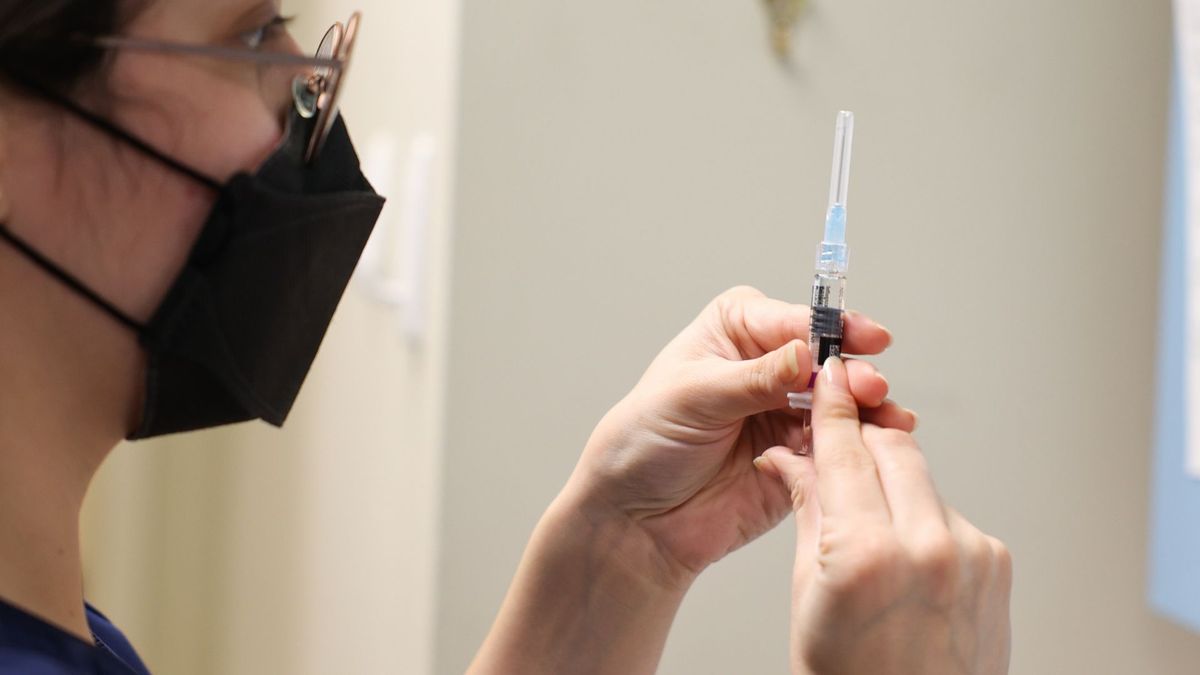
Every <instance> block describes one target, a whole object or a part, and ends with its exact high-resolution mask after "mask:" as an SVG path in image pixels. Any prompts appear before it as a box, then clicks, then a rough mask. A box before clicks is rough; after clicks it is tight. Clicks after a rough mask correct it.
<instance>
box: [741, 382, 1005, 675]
mask: <svg viewBox="0 0 1200 675" xmlns="http://www.w3.org/2000/svg"><path fill="white" fill-rule="evenodd" d="M813 430H814V444H815V449H814V453H813V456H812V457H802V456H797V455H794V454H792V452H791V450H789V449H786V448H772V449H770V450H768V451H767V452H766V453H765V455H764V457H763V459H761V460H759V462H758V466H759V468H760V470H762V471H764V472H766V473H768V474H772V475H775V476H777V477H779V478H780V479H781V480H783V482H784V484H785V485H786V486H787V487H788V488H789V489H790V491H791V494H792V498H793V503H794V506H795V511H796V522H797V524H798V528H799V532H798V537H797V542H798V543H797V551H796V569H795V575H794V578H793V594H792V670H793V672H795V673H797V674H802V675H851V674H858V673H872V674H878V675H950V674H954V675H1000V674H1003V673H1007V672H1008V662H1009V645H1010V625H1009V594H1010V590H1011V586H1012V560H1011V558H1010V556H1009V553H1008V550H1007V549H1006V548H1005V546H1004V544H1003V543H1001V542H1000V541H998V540H997V539H994V538H992V537H990V536H988V535H985V534H983V533H982V532H980V531H979V530H978V529H976V528H975V527H974V526H973V525H971V524H970V523H969V522H967V521H966V520H965V519H964V518H963V517H962V516H961V515H959V514H958V513H956V512H954V511H952V510H949V509H947V508H945V507H944V506H943V504H942V502H941V499H940V498H939V496H938V493H937V491H936V490H935V488H934V485H933V481H932V480H931V478H930V476H929V470H928V468H927V466H926V463H925V458H924V456H923V455H922V454H921V451H920V449H919V448H918V447H917V444H916V442H915V441H914V440H913V438H912V436H910V435H909V434H907V433H904V432H902V431H897V430H893V429H881V428H879V427H876V426H873V425H870V424H861V423H860V421H859V417H858V405H857V403H856V402H855V400H854V397H853V396H851V394H850V390H849V387H848V385H847V377H846V369H845V366H844V364H843V363H842V362H841V361H839V360H837V359H830V360H829V362H828V363H826V364H825V368H824V370H823V372H822V373H821V376H820V377H819V378H818V383H817V386H816V391H815V401H814V410H813Z"/></svg>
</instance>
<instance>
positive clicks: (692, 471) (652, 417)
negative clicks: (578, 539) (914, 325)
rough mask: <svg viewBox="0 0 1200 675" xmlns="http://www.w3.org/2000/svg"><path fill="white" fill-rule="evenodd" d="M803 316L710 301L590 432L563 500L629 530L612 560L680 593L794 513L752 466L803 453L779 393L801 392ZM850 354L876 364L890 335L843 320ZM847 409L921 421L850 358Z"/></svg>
mask: <svg viewBox="0 0 1200 675" xmlns="http://www.w3.org/2000/svg"><path fill="white" fill-rule="evenodd" d="M808 326H809V310H808V308H807V307H803V306H798V305H791V304H787V303H784V302H780V301H778V300H771V299H768V298H767V297H765V296H764V295H763V294H762V293H760V292H758V291H756V290H754V289H750V288H735V289H733V290H731V291H728V292H726V293H724V294H722V295H721V296H720V297H718V298H717V299H716V300H714V301H713V302H712V303H711V304H709V306H708V307H707V308H706V309H705V310H704V311H703V312H702V313H701V314H700V316H699V317H698V318H697V319H696V320H695V321H694V322H693V323H692V324H691V325H690V326H688V327H687V328H686V329H685V330H684V331H683V332H682V333H681V334H680V335H679V336H678V337H676V338H675V339H674V340H673V341H672V342H671V343H670V344H669V345H667V347H666V348H665V349H664V350H663V351H662V352H661V353H660V354H659V355H658V357H657V358H656V359H655V360H654V362H653V363H652V364H651V365H650V368H649V369H648V370H647V371H646V373H645V375H644V376H643V377H642V379H641V381H639V382H638V384H637V385H636V386H635V387H634V389H633V391H631V392H630V393H629V395H628V396H626V397H625V398H624V399H623V400H622V401H621V402H620V403H618V404H617V405H616V406H615V407H614V408H613V409H612V410H611V411H610V412H609V413H608V415H607V416H605V418H604V419H603V420H602V421H601V422H600V424H599V426H597V428H596V430H595V432H594V433H593V435H592V437H591V439H590V440H589V442H588V445H587V447H586V449H585V450H584V453H583V456H582V458H581V459H580V462H579V465H578V467H577V468H576V471H575V474H574V475H573V476H572V478H571V481H570V482H569V483H568V489H567V490H566V491H565V494H571V495H573V497H572V498H571V499H568V500H567V501H568V502H569V503H571V504H572V508H583V509H586V510H588V511H589V518H592V520H593V521H597V522H598V521H600V520H611V519H612V518H613V516H614V515H615V517H616V518H617V519H619V520H622V521H624V522H625V523H627V528H626V536H624V537H621V538H620V543H619V544H617V545H615V546H614V547H613V550H612V556H614V557H624V558H625V559H626V560H627V561H628V564H627V567H629V568H630V569H631V570H634V571H635V572H637V573H639V574H640V573H646V574H648V575H650V576H652V577H653V578H654V579H655V580H657V581H659V582H661V583H663V584H665V585H668V586H670V585H674V586H686V585H687V584H688V583H690V581H691V579H694V577H695V575H696V574H698V573H699V572H700V571H701V570H702V569H704V568H705V567H706V566H707V565H709V564H711V563H712V562H714V561H716V560H718V559H720V558H721V557H722V556H724V555H726V554H727V553H729V552H731V551H733V550H734V549H737V548H738V547H740V546H743V545H744V544H746V543H748V542H750V541H751V540H753V539H755V538H756V537H758V536H760V535H762V534H763V533H765V532H767V531H769V530H770V529H771V528H773V527H774V526H775V525H776V524H778V523H779V522H780V521H781V520H782V519H783V518H784V517H786V516H787V514H788V513H790V512H791V508H792V502H791V497H790V495H789V493H788V491H787V489H786V488H785V487H784V486H783V485H782V484H780V483H779V481H777V480H774V479H772V478H771V477H769V476H766V475H763V474H761V473H760V472H758V471H755V470H754V465H753V460H754V458H755V457H756V456H757V455H758V454H760V453H761V452H762V451H763V450H765V449H767V448H769V447H772V446H780V445H782V446H787V447H790V448H796V449H798V448H799V447H800V446H799V443H800V435H801V428H802V418H801V415H800V414H798V413H795V412H793V411H791V410H788V405H787V394H788V392H793V391H803V390H805V389H807V388H808V384H809V380H810V378H811V372H810V370H811V367H810V364H811V363H812V357H811V356H810V354H809V350H808V344H807V340H808ZM845 333H846V340H845V349H846V351H847V353H857V354H878V353H880V352H882V351H883V350H884V349H886V348H887V346H888V345H889V344H890V343H891V336H890V335H889V334H888V332H887V331H886V330H885V329H884V328H882V327H881V326H879V325H878V324H877V323H875V322H873V321H871V320H870V319H867V318H865V317H863V316H861V315H858V314H854V313H848V314H847V316H846V322H845ZM848 367H849V371H850V372H849V386H850V390H851V391H852V395H853V398H854V400H855V405H859V406H862V407H864V408H867V409H869V410H867V411H866V412H864V415H866V416H867V418H868V419H871V420H872V421H874V422H875V423H876V424H880V425H882V426H888V427H896V428H900V429H905V430H911V429H912V428H913V426H914V425H915V423H916V418H915V416H914V415H913V414H912V413H911V412H909V411H906V410H903V409H902V408H899V407H898V406H896V405H895V404H894V403H891V402H889V401H886V400H885V397H886V396H887V391H888V386H887V382H886V380H884V379H883V378H882V377H881V376H880V375H879V374H878V372H877V371H876V370H875V368H874V367H873V366H871V365H870V364H867V363H865V362H861V361H851V362H849V364H848Z"/></svg>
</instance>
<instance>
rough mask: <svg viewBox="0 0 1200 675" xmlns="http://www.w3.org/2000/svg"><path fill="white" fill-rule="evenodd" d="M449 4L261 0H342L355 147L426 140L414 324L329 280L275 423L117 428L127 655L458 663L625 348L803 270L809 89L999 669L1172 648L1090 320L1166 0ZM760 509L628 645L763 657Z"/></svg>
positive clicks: (1122, 321) (1113, 327) (1133, 302)
mask: <svg viewBox="0 0 1200 675" xmlns="http://www.w3.org/2000/svg"><path fill="white" fill-rule="evenodd" d="M463 4H464V9H463V14H464V15H463V17H462V21H461V23H460V20H459V10H458V4H457V3H456V2H453V1H451V0H439V1H438V2H421V1H420V0H359V1H358V2H355V3H350V2H348V0H301V1H297V2H292V3H287V4H286V5H285V9H287V10H289V11H298V12H299V13H300V15H301V21H300V23H299V25H298V26H297V34H298V35H300V36H302V37H304V36H312V37H313V39H314V40H315V37H316V35H317V34H318V33H319V32H320V30H321V28H322V27H323V26H322V24H324V23H327V21H329V20H332V19H333V18H339V17H342V16H343V15H346V14H348V13H349V10H350V9H351V7H352V6H362V7H363V9H364V10H366V12H367V23H366V24H365V31H364V34H363V42H362V52H361V53H360V54H359V57H360V58H359V59H358V61H357V63H356V66H355V73H354V75H353V80H352V82H351V85H350V93H349V96H348V99H347V101H346V109H347V115H348V117H349V119H350V122H351V125H352V127H353V129H354V131H355V134H356V137H357V138H358V139H359V142H360V146H361V148H362V149H364V150H366V149H367V146H373V147H375V148H382V147H386V146H387V145H388V144H390V145H391V147H392V149H393V151H394V152H395V153H396V156H397V157H400V158H403V157H404V153H406V152H407V149H408V148H409V147H410V146H411V141H412V139H413V138H414V137H416V136H417V135H419V134H422V133H426V132H428V133H431V134H432V135H433V137H434V138H435V139H436V140H437V147H438V149H439V154H438V155H437V161H436V162H435V166H436V171H435V179H436V180H435V185H436V192H435V198H434V204H435V206H434V218H433V222H434V234H433V236H432V240H431V241H432V246H431V249H430V251H429V254H428V257H429V260H430V267H429V275H430V282H431V283H430V291H429V293H430V295H429V300H430V306H431V308H432V309H433V316H432V318H431V330H432V332H431V333H430V336H429V339H428V340H427V341H426V342H425V343H424V345H423V346H416V347H414V346H413V345H411V344H409V343H407V342H406V341H404V340H403V339H402V338H401V337H400V336H399V335H398V334H397V333H396V330H395V326H396V321H395V317H394V316H393V315H391V314H390V313H389V312H387V311H386V309H384V308H382V307H380V306H379V305H377V304H376V303H374V302H373V301H372V300H371V299H370V298H369V297H368V296H367V295H365V294H363V293H361V292H359V290H361V289H357V288H356V290H353V291H352V292H351V294H350V296H349V297H348V300H347V302H346V304H345V305H344V306H343V308H342V310H341V311H340V312H339V315H338V318H337V320H336V322H335V326H334V328H333V330H332V331H331V334H330V336H329V339H328V341H327V344H326V346H325V348H324V349H323V352H322V355H321V357H320V358H319V359H318V363H317V366H316V368H315V370H314V372H313V374H312V376H311V378H310V381H309V384H308V386H307V387H306V389H305V392H304V394H303V396H302V397H301V400H300V402H299V403H298V405H297V408H296V410H295V412H294V415H293V419H292V421H291V423H290V424H289V428H288V430H287V431H285V432H282V433H280V432H275V431H273V430H270V429H267V428H265V427H262V426H256V425H250V426H245V427H239V428H235V429H231V430H225V431H221V432H215V433H209V434H201V435H195V436H188V437H183V438H179V439H171V440H168V441H166V442H161V443H156V444H149V445H136V446H128V447H124V448H122V449H121V450H120V451H119V452H118V453H117V455H116V456H115V457H114V459H113V461H112V462H111V463H110V464H109V466H108V467H106V469H105V471H104V473H103V475H102V476H101V478H100V479H99V480H98V482H97V484H96V486H95V489H94V491H93V494H92V496H91V498H90V502H89V508H88V512H87V514H86V519H85V520H86V525H87V527H86V531H87V557H88V572H87V576H88V586H89V595H90V597H91V598H92V599H93V600H94V601H95V602H96V603H97V604H98V605H99V606H100V607H101V608H102V609H104V610H105V611H106V612H108V613H109V614H110V615H111V616H113V618H114V619H116V620H117V621H118V623H120V624H121V625H122V626H123V627H125V628H126V629H127V630H128V632H129V633H130V635H131V637H132V638H133V639H134V641H135V643H137V644H138V645H139V647H140V648H141V649H142V650H143V652H144V653H145V654H146V656H147V657H148V659H149V660H150V662H151V664H152V665H153V666H155V667H156V668H157V669H158V670H159V672H168V673H184V674H187V673H211V672H221V673H262V672H288V673H331V672H363V673H374V672H380V673H383V672H394V673H414V674H419V673H428V672H436V673H439V674H442V673H446V674H449V673H457V672H461V671H462V670H463V668H464V666H465V664H466V663H467V662H468V660H469V659H470V657H471V655H472V654H473V653H474V651H475V649H476V648H477V646H478V644H479V642H480V640H481V639H482V636H483V634H484V633H485V631H486V630H487V627H488V625H489V624H490V621H491V619H492V617H493V615H494V612H495V610H496V608H497V607H498V605H499V602H500V599H501V597H502V595H503V593H504V590H505V588H506V586H507V583H508V581H509V579H510V577H511V574H512V572H513V570H514V568H515V566H516V562H517V559H518V557H519V555H520V552H521V550H522V548H523V547H524V544H525V539H526V537H527V536H528V533H529V530H530V528H532V526H533V524H534V522H535V520H536V519H537V517H538V515H539V514H540V513H541V511H542V509H543V508H544V507H545V505H546V504H547V503H548V502H549V500H550V499H551V497H552V496H553V495H554V493H555V492H556V491H557V489H558V488H559V486H560V485H561V483H562V481H563V480H564V479H565V477H566V476H567V474H568V472H569V471H570V469H571V467H572V466H573V464H574V461H575V458H576V456H577V453H578V452H579V450H580V448H581V447H582V444H583V442H584V440H585V439H586V437H587V435H588V433H589V431H590V430H591V427H592V425H593V424H594V423H595V422H596V421H597V420H598V419H599V417H600V416H601V414H602V413H603V412H604V410H605V409H606V408H607V406H609V405H610V404H611V403H612V402H614V401H615V400H616V399H617V398H619V397H620V396H621V395H622V394H623V392H625V391H626V390H627V389H628V387H629V386H631V385H632V383H633V381H634V380H635V379H636V377H637V376H638V375H639V374H640V372H641V370H642V368H644V367H645V365H646V364H647V363H648V362H649V360H650V359H651V357H652V356H653V355H654V353H655V352H656V351H657V350H658V348H659V347H660V346H661V345H662V344H663V343H664V342H665V341H666V340H667V339H669V338H670V337H671V336H672V335H673V334H674V332H675V331H677V330H678V329H679V328H680V327H681V326H683V325H684V324H685V323H686V322H687V321H688V320H689V319H690V318H691V317H692V316H693V315H694V313H695V312H696V311H697V310H698V309H699V308H700V307H701V306H702V305H703V304H704V302H705V301H706V300H707V299H708V298H710V297H711V296H712V295H713V294H715V293H717V292H719V291H720V290H722V289H724V288H726V287H728V286H731V285H734V284H738V283H751V284H755V285H757V286H759V287H761V288H763V289H764V290H766V291H768V292H770V293H772V294H774V295H777V296H780V297H787V298H793V299H796V300H803V299H804V297H805V295H806V294H807V286H808V278H807V277H808V274H809V272H810V269H811V257H812V248H813V245H814V243H815V238H816V237H817V236H818V233H819V228H820V222H821V217H822V215H823V209H824V206H825V204H824V199H825V196H826V186H827V180H828V176H827V172H828V167H829V151H830V135H831V133H832V123H833V115H834V113H835V112H836V111H837V110H838V109H840V108H849V109H853V110H854V111H855V112H856V113H857V114H858V117H859V129H858V144H857V147H856V152H855V171H854V179H853V187H852V190H851V216H850V217H851V220H850V237H851V240H852V245H853V247H854V255H853V260H852V268H851V280H850V294H851V295H850V298H851V304H853V305H854V306H856V307H858V308H860V309H864V310H867V311H870V312H872V313H873V314H875V315H876V316H878V317H879V318H880V319H882V320H883V321H884V322H885V323H887V324H888V325H890V326H891V327H892V328H893V330H894V331H895V332H896V334H897V336H898V340H897V344H896V347H895V350H894V353H892V354H890V355H888V356H887V357H885V358H884V359H882V364H883V366H884V368H885V369H886V371H887V373H888V375H889V378H890V379H891V382H892V384H893V387H894V390H895V393H896V395H897V396H898V397H899V398H901V399H902V400H903V401H904V402H905V403H907V404H909V405H912V406H914V407H916V408H917V409H918V410H920V411H921V413H922V418H923V429H922V431H921V434H920V435H921V437H922V439H923V441H924V444H925V446H926V448H927V451H928V454H929V455H930V459H931V462H932V464H933V466H934V470H935V472H936V474H937V477H938V478H939V481H940V483H941V486H942V488H943V491H944V492H945V493H946V495H947V497H948V499H949V500H950V501H951V502H952V503H954V504H955V505H957V506H958V507H959V508H960V509H961V510H962V511H964V512H965V513H966V514H967V515H968V516H970V517H971V518H973V519H975V520H976V521H977V522H978V523H979V524H980V525H981V526H983V527H985V528H986V529H988V530H989V531H991V532H994V533H996V534H998V535H999V536H1001V537H1003V538H1004V539H1006V540H1007V541H1008V542H1009V543H1010V545H1011V546H1012V548H1013V550H1014V553H1015V555H1016V560H1017V587H1016V593H1015V597H1014V622H1015V640H1016V644H1015V651H1014V667H1013V672H1014V673H1018V674H1021V675H1026V674H1031V675H1041V674H1046V675H1049V674H1058V673H1089V674H1090V673H1121V674H1125V673H1155V674H1159V673H1162V674H1166V675H1170V674H1173V673H1181V674H1182V673H1191V672H1195V670H1196V668H1197V667H1200V665H1198V664H1200V637H1197V636H1194V635H1191V634H1187V633H1185V632H1184V631H1182V630H1180V629H1177V628H1175V627H1174V626H1172V625H1171V624H1169V623H1167V622H1165V621H1163V620H1161V619H1158V618H1156V617H1154V616H1153V615H1152V614H1151V613H1150V612H1149V611H1148V610H1147V609H1146V607H1145V603H1144V600H1143V597H1144V575H1145V559H1144V558H1145V544H1146V542H1145V537H1146V522H1147V509H1146V503H1147V482H1148V461H1149V439H1150V413H1151V394H1152V382H1151V368H1150V363H1151V360H1150V359H1149V357H1148V356H1146V355H1144V351H1145V340H1146V338H1145V336H1144V335H1141V334H1138V333H1137V332H1135V331H1131V330H1129V329H1128V327H1129V326H1146V325H1152V324H1153V322H1154V319H1155V311H1156V307H1155V303H1153V302H1148V301H1147V299H1149V298H1153V297H1155V293H1156V284H1157V270H1158V259H1157V254H1158V248H1157V247H1158V244H1159V228H1160V211H1161V192H1162V190H1161V182H1162V164H1163V151H1162V149H1163V142H1164V138H1163V136H1164V126H1165V125H1164V121H1165V111H1166V89H1167V82H1168V75H1169V56H1170V30H1169V13H1170V6H1169V3H1168V2H1167V1H1166V0H1155V1H1154V2H1139V3H1131V2H1119V1H1118V0H1058V1H1055V2H1044V1H1041V2H1039V1H1035V0H1011V1H1008V2H989V3H972V2H948V1H945V2H934V1H933V0H912V1H911V2H862V1H860V0H810V10H809V12H808V14H807V17H806V20H805V23H804V26H803V27H802V29H801V31H800V32H799V34H798V36H797V45H796V47H797V53H796V55H795V60H794V63H793V64H792V65H791V67H789V68H780V67H779V66H778V65H777V64H776V63H775V62H774V61H773V60H772V58H771V56H770V53H769V51H768V49H767V42H766V32H765V23H764V19H763V17H762V14H761V10H760V4H761V3H760V2H759V1H758V0H742V1H741V2H720V3H716V2H704V3H699V2H689V1H687V0H660V1H658V2H639V1H636V0H609V1H608V2H604V3H586V4H585V3H570V2H551V1H550V0H509V1H508V2H504V3H495V2H484V1H478V0H472V1H467V2H465V3H463ZM311 41H312V40H310V42H311ZM460 43H461V50H460ZM460 53H461V59H462V63H461V84H459V81H458V76H459V57H460ZM455 136H457V137H458V147H459V148H460V149H458V150H456V145H455V140H456V139H455ZM456 164H457V166H455V165H456ZM384 173H388V174H390V175H391V176H392V178H391V179H389V180H386V181H383V182H382V183H381V184H380V185H379V187H380V188H381V189H382V190H384V191H386V192H388V193H389V194H391V195H393V197H395V196H398V195H400V194H401V193H402V192H403V185H402V184H401V180H400V174H401V173H402V172H401V171H400V169H399V168H394V169H393V170H392V171H385V172H384ZM452 178H453V179H454V181H453V182H455V183H456V184H457V185H456V188H455V193H454V195H453V197H452V196H451V191H450V186H451V182H452V180H451V179H452ZM396 206H398V204H397V203H396V201H395V200H394V201H393V204H392V206H391V207H389V208H390V209H393V211H392V212H393V213H394V209H395V208H396ZM452 212H453V213H454V214H455V218H454V220H455V230H456V234H455V237H454V240H453V248H452V249H451V248H450V242H449V231H450V228H449V223H450V215H451V213H452ZM451 259H453V261H454V265H453V268H452V269H451V266H450V265H449V264H448V262H449V260H451ZM450 290H452V291H453V294H452V295H451V294H450ZM447 305H448V306H449V311H450V313H449V315H447V314H446V312H445V311H444V310H445V309H446V307H447ZM791 549H792V533H791V529H790V528H789V527H781V528H780V529H779V530H778V531H777V532H775V533H773V534H772V535H770V536H768V537H766V538H765V539H764V540H763V541H761V542H759V543H757V544H755V545H754V546H752V547H750V548H748V549H746V550H743V551H740V552H738V553H736V554H734V555H733V556H732V557H731V558H730V559H728V560H726V561H724V562H722V563H721V564H719V565H717V566H716V567H714V568H713V569H712V570H710V571H709V572H707V573H706V574H705V576H704V577H703V578H702V580H701V581H700V583H699V584H698V585H697V586H696V588H695V589H694V590H693V592H692V594H691V595H690V596H689V598H688V601H687V603H686V604H685V606H684V607H683V609H682V611H681V613H680V617H679V620H678V623H677V626H676V629H675V631H674V632H673V634H672V637H671V640H670V642H669V644H668V649H667V654H666V657H665V658H664V661H663V666H662V669H661V671H662V672H663V673H688V674H689V675H690V674H694V673H721V674H724V673H776V672H785V671H786V639H787V619H788V615H787V614H788V610H787V606H788V595H787V593H788V591H787V585H788V580H789V572H790V566H791ZM339 665H340V667H338V666H339Z"/></svg>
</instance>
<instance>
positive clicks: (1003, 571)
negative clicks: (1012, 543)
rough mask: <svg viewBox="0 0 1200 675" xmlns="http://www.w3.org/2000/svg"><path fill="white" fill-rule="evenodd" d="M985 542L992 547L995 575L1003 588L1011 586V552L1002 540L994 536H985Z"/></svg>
mask: <svg viewBox="0 0 1200 675" xmlns="http://www.w3.org/2000/svg"><path fill="white" fill-rule="evenodd" d="M987 542H988V544H989V545H990V547H991V549H992V557H993V559H994V560H995V563H996V576H997V577H998V578H999V579H1000V583H1001V585H1002V586H1003V587H1004V588H1006V589H1008V588H1012V576H1013V559H1012V552H1011V551H1009V549H1008V546H1007V545H1006V544H1005V543H1004V542H1002V541H1000V540H999V539H997V538H995V537H991V536H989V537H987Z"/></svg>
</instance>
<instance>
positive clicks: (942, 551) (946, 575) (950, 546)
mask: <svg viewBox="0 0 1200 675" xmlns="http://www.w3.org/2000/svg"><path fill="white" fill-rule="evenodd" d="M961 555H962V554H961V552H960V550H959V547H958V544H957V542H955V541H954V537H953V536H951V534H950V532H949V530H947V529H945V528H938V529H936V530H931V531H930V532H928V533H927V534H926V535H925V536H923V537H922V538H921V539H920V540H919V541H918V542H917V543H915V544H914V545H913V546H912V548H911V552H910V556H911V560H912V564H913V567H914V568H915V569H916V571H917V573H918V574H919V575H920V576H921V578H922V579H924V581H925V583H926V585H927V586H928V587H929V588H930V590H931V591H932V593H933V595H934V597H945V596H946V595H947V594H952V593H953V591H954V588H955V586H956V585H957V583H958V577H959V569H960V563H961Z"/></svg>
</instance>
